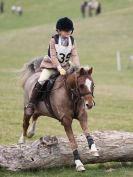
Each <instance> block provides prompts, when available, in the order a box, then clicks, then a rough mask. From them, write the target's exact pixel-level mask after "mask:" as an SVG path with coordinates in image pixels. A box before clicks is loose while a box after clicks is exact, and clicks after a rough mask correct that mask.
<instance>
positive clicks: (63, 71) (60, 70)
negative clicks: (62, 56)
mask: <svg viewBox="0 0 133 177" xmlns="http://www.w3.org/2000/svg"><path fill="white" fill-rule="evenodd" d="M57 69H58V71H59V72H60V75H63V76H64V75H65V74H66V71H65V70H64V69H63V68H62V67H61V66H58V67H57Z"/></svg>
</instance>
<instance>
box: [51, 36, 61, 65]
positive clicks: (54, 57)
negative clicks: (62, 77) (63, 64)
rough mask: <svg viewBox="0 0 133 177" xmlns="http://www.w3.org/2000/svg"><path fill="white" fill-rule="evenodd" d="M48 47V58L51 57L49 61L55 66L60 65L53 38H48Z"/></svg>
mask: <svg viewBox="0 0 133 177" xmlns="http://www.w3.org/2000/svg"><path fill="white" fill-rule="evenodd" d="M49 47H50V59H51V62H52V63H53V65H54V66H55V67H57V66H60V63H59V61H58V59H57V54H56V49H55V40H54V38H51V39H50V43H49Z"/></svg>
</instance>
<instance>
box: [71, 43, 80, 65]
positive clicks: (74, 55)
mask: <svg viewBox="0 0 133 177" xmlns="http://www.w3.org/2000/svg"><path fill="white" fill-rule="evenodd" d="M71 56H72V63H73V65H76V66H80V61H79V55H78V52H77V46H76V42H75V40H74V44H73V48H72V55H71Z"/></svg>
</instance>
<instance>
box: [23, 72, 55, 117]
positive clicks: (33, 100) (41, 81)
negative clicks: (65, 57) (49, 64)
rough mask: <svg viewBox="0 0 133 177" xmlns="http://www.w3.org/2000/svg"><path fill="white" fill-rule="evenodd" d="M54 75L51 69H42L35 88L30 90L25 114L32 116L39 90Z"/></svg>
mask: <svg viewBox="0 0 133 177" xmlns="http://www.w3.org/2000/svg"><path fill="white" fill-rule="evenodd" d="M54 73H55V70H53V69H43V71H42V72H41V75H40V78H39V79H38V81H37V83H36V84H35V87H34V88H33V90H32V94H31V97H30V100H29V103H28V105H27V106H26V110H25V111H26V114H27V115H30V116H32V114H33V113H34V106H35V104H36V103H37V99H38V96H39V94H40V91H41V88H42V86H43V84H44V83H45V81H46V80H48V79H49V77H50V76H51V75H52V74H54Z"/></svg>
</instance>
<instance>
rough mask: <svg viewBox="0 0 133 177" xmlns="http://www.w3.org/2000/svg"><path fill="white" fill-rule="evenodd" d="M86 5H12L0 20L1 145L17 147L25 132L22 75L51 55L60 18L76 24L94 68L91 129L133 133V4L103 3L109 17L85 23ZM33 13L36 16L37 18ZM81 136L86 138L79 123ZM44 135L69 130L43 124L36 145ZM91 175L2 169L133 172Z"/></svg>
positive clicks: (83, 56) (32, 0) (84, 57)
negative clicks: (15, 8)
mask: <svg viewBox="0 0 133 177" xmlns="http://www.w3.org/2000/svg"><path fill="white" fill-rule="evenodd" d="M13 2H14V3H16V4H17V5H19V4H22V5H23V7H24V15H23V16H22V17H18V16H14V15H12V14H11V13H10V6H11V4H12V3H13ZM79 2H80V0H72V1H71V4H69V3H68V1H67V0H55V1H48V0H38V1H36V0H27V1H17V0H10V1H9V0H7V1H6V13H5V14H2V15H1V14H0V144H11V143H16V142H17V140H18V138H19V135H20V133H21V129H22V114H23V90H22V89H21V87H20V83H19V77H18V73H17V70H19V69H20V68H21V67H22V66H23V64H24V63H25V62H27V61H29V60H30V59H32V58H33V57H35V56H40V55H45V54H46V53H47V48H48V43H49V39H50V37H51V36H52V34H54V33H55V30H54V26H55V21H56V20H57V18H58V17H61V16H68V15H69V17H72V18H73V19H74V23H75V32H74V36H75V38H76V40H77V45H78V51H79V55H80V60H81V63H82V64H83V65H92V66H93V67H94V73H93V77H94V80H95V84H96V88H95V101H96V107H95V108H94V109H92V110H91V111H88V116H89V125H88V126H89V127H90V130H91V131H95V130H118V131H131V132H132V131H133V119H132V115H133V79H132V76H133V66H132V67H131V68H128V64H129V63H128V60H127V59H128V57H129V56H130V55H133V51H132V50H133V43H132V39H133V32H132V31H133V20H132V18H133V0H126V1H125V0H117V1H116V0H102V3H103V13H102V14H101V15H100V16H98V17H93V18H91V19H90V18H87V19H82V18H81V17H80V13H79V9H78V8H79ZM31 12H32V13H31ZM117 50H120V52H121V57H122V71H121V72H118V71H117V70H116V51H117ZM73 128H74V132H75V134H78V133H81V132H82V131H81V128H80V126H79V124H78V122H77V121H74V123H73ZM44 134H50V135H56V136H66V135H65V132H64V130H63V127H62V126H61V125H60V123H59V122H57V121H56V120H54V119H49V118H40V119H39V121H38V124H37V131H36V135H35V137H34V138H33V139H32V141H33V140H35V139H37V138H39V137H40V136H42V135H44ZM86 167H87V171H86V172H85V173H82V174H81V173H76V172H75V169H74V168H57V169H52V170H40V171H36V172H33V171H30V172H16V173H15V172H7V171H5V170H3V169H0V177H1V176H2V177H7V176H10V177H16V176H19V177H21V176H39V177H41V176H58V177H60V176H65V177H67V176H71V177H73V176H79V175H81V176H89V177H91V176H96V177H104V176H106V177H118V176H120V177H130V176H131V177H132V176H133V168H132V166H121V165H119V166H117V165H116V164H115V165H113V168H114V169H115V170H114V171H112V172H106V168H112V164H109V166H107V164H106V165H104V166H103V167H102V168H101V166H100V167H99V166H98V165H94V166H93V165H88V166H86Z"/></svg>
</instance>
